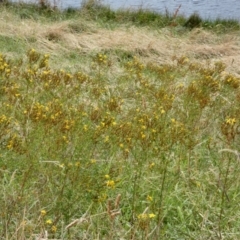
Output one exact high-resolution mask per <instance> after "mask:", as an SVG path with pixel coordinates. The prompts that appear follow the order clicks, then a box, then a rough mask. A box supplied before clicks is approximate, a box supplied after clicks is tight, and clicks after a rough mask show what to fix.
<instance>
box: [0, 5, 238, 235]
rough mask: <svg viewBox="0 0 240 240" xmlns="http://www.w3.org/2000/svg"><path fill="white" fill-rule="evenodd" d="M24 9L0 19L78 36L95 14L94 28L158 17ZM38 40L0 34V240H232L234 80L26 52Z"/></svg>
mask: <svg viewBox="0 0 240 240" xmlns="http://www.w3.org/2000/svg"><path fill="white" fill-rule="evenodd" d="M32 7H33V6H31V5H23V6H22V7H21V8H18V9H17V8H16V5H9V6H8V5H6V6H5V7H3V9H2V13H3V14H6V11H11V13H12V14H13V15H10V14H9V12H7V14H6V15H5V16H7V17H9V16H10V17H12V16H14V17H15V18H16V19H19V18H21V16H22V13H23V12H25V13H26V15H25V20H26V19H28V20H31V21H37V22H38V21H40V22H43V23H47V22H48V21H49V22H52V21H53V22H55V21H57V22H58V21H59V22H60V23H61V21H62V20H64V21H65V20H68V21H69V22H68V25H67V26H69V29H70V31H71V32H75V33H77V34H81V33H82V32H86V31H89V28H91V26H92V25H91V23H92V22H87V21H85V22H84V21H83V22H81V24H79V25H78V24H77V23H78V20H79V19H81V18H82V19H93V16H94V14H93V13H94V11H96V12H95V13H97V15H96V14H95V17H96V16H97V20H96V21H97V22H98V24H99V25H100V26H103V25H104V22H105V21H106V20H107V18H109V19H108V21H109V20H110V23H109V24H113V27H114V26H116V25H115V24H126V25H131V24H136V25H137V26H138V27H139V28H140V26H150V27H153V28H154V27H155V25H154V24H156V23H157V22H158V24H159V21H160V20H159V19H160V16H158V15H156V14H155V13H148V14H146V15H145V12H144V11H142V10H141V11H142V12H141V14H139V15H138V16H137V15H135V14H136V13H130V12H125V15H124V14H123V13H121V12H114V13H112V12H111V10H110V9H109V8H107V10H106V9H105V8H103V7H100V9H97V10H96V9H95V8H93V7H91V8H88V7H86V6H85V8H84V9H82V10H81V11H83V10H84V14H83V12H81V11H80V12H81V14H83V15H82V16H81V18H79V16H80V15H78V14H79V12H78V11H75V10H71V11H70V10H69V11H68V13H67V12H64V13H58V12H57V13H53V15H52V16H51V14H49V15H48V13H47V12H44V11H49V9H48V10H46V9H45V10H43V9H39V8H36V10H34V11H35V12H34V11H30V10H29V9H31V8H32ZM89 11H90V12H89ZM105 11H108V14H107V15H105V17H104V12H105ZM120 13H121V14H123V15H121V18H120V15H118V14H120ZM15 14H16V15H15ZM54 14H56V15H54ZM65 14H66V15H65ZM67 14H68V15H67ZM26 16H27V17H26ZM10 17H9V18H10ZM85 17H86V18H85ZM124 17H126V18H125V20H124ZM158 17H159V18H158ZM15 18H14V19H15ZM110 18H111V19H110ZM168 18H170V17H169V16H168ZM126 19H128V20H126ZM143 19H144V20H143ZM70 20H71V21H70ZM91 21H93V20H91ZM111 21H112V23H111ZM163 21H165V20H163ZM9 23H10V22H9ZM28 23H32V22H28ZM228 23H229V22H228ZM88 24H89V25H88ZM167 24H168V23H167ZM218 24H219V23H218ZM232 24H233V25H231V24H230V26H229V28H230V27H231V26H234V23H232ZM99 25H98V26H99ZM11 26H12V25H11ZM225 26H226V25H225ZM165 27H166V25H165ZM213 28H214V29H217V28H218V27H217V25H215V26H213ZM95 29H97V27H96V25H94V26H92V29H90V32H91V31H95ZM214 31H215V30H214ZM221 33H223V32H221ZM37 36H38V35H36V36H33V37H32V39H29V38H28V39H27V40H22V39H24V38H22V37H21V38H17V37H12V36H11V35H10V34H9V33H8V34H4V33H2V34H1V35H0V52H2V54H1V55H0V195H1V197H0V206H1V208H0V234H1V235H0V239H7V240H10V239H18V240H23V239H35V238H40V237H41V238H44V239H109V240H111V239H136V240H138V239H156V240H158V239H176V240H177V239H224V238H225V239H236V240H237V239H239V237H240V233H239V214H240V210H239V195H240V190H239V189H240V186H239V185H240V176H239V152H238V151H239V140H240V138H239V124H240V123H239V115H240V112H239V111H240V110H239V104H238V103H239V99H240V79H239V78H238V77H236V76H235V75H234V74H230V73H227V72H225V70H226V69H225V65H224V64H223V63H221V62H216V63H215V65H212V66H210V65H208V66H206V65H203V64H201V63H200V62H199V61H198V63H196V62H193V61H191V60H189V59H188V58H187V57H184V56H175V57H173V58H172V61H171V62H169V63H164V64H163V63H162V64H159V63H157V62H155V61H153V60H151V61H148V63H145V62H142V61H141V60H140V59H138V58H137V57H136V56H135V55H138V56H141V54H140V53H138V52H137V51H138V50H137V49H133V50H124V49H122V48H115V49H105V50H103V51H101V52H97V51H96V50H91V51H89V52H83V51H80V50H79V49H69V50H68V51H67V50H66V49H64V50H62V51H59V52H54V50H52V52H53V54H50V55H49V54H45V53H42V51H41V52H38V51H36V50H34V49H31V48H30V49H28V48H29V47H30V46H31V47H32V46H37V44H38V41H39V39H38V38H37ZM30 40H31V41H30ZM54 43H55V42H54ZM56 44H59V45H60V46H63V45H64V42H63V41H61V39H59V42H57V43H56ZM61 44H62V45H61ZM50 46H52V45H50ZM54 46H55V45H54ZM153 54H154V53H153Z"/></svg>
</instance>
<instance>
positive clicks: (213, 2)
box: [25, 0, 240, 21]
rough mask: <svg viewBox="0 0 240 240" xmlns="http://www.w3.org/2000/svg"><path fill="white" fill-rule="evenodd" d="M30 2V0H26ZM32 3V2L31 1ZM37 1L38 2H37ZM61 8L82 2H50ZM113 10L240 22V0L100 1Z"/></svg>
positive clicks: (77, 0)
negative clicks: (149, 11) (147, 11)
mask: <svg viewBox="0 0 240 240" xmlns="http://www.w3.org/2000/svg"><path fill="white" fill-rule="evenodd" d="M25 1H29V0H25ZM30 1H31V0H30ZM35 1H36V0H35ZM53 1H55V4H56V5H57V6H58V7H59V8H61V9H66V8H80V7H81V4H82V1H81V0H50V2H52V3H53ZM99 1H100V2H101V3H103V4H105V5H108V6H110V7H111V8H112V9H119V8H127V9H129V8H130V9H137V8H144V9H146V8H147V9H151V10H154V11H158V12H160V13H165V12H166V11H168V12H170V13H174V12H175V11H176V10H177V9H178V8H179V7H180V8H179V12H178V14H184V15H185V16H190V15H191V14H192V13H194V12H197V13H198V14H199V15H200V16H201V17H202V18H204V19H216V18H221V19H236V20H239V21H240V0H99Z"/></svg>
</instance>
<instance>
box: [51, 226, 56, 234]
mask: <svg viewBox="0 0 240 240" xmlns="http://www.w3.org/2000/svg"><path fill="white" fill-rule="evenodd" d="M51 230H52V232H54V233H55V232H56V231H57V227H56V226H55V225H53V226H52V227H51Z"/></svg>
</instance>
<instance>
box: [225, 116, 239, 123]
mask: <svg viewBox="0 0 240 240" xmlns="http://www.w3.org/2000/svg"><path fill="white" fill-rule="evenodd" d="M225 122H226V123H227V124H229V125H234V124H235V123H236V118H229V117H228V118H226V120H225Z"/></svg>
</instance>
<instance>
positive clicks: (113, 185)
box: [106, 180, 115, 188]
mask: <svg viewBox="0 0 240 240" xmlns="http://www.w3.org/2000/svg"><path fill="white" fill-rule="evenodd" d="M106 185H107V187H110V188H114V187H115V182H114V181H113V180H108V181H106Z"/></svg>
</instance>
